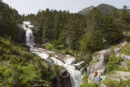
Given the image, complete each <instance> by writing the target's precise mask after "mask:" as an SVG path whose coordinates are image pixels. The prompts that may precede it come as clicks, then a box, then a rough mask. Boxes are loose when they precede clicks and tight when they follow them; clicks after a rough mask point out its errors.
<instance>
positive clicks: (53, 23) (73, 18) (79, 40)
mask: <svg viewBox="0 0 130 87" xmlns="http://www.w3.org/2000/svg"><path fill="white" fill-rule="evenodd" d="M129 15H130V13H129V11H128V10H127V6H124V8H123V9H122V10H121V11H115V12H114V13H112V14H108V15H104V14H103V13H102V12H100V10H98V9H97V8H96V7H95V8H94V9H93V10H91V11H90V12H89V14H88V15H87V16H84V15H81V14H78V13H75V14H74V13H69V12H66V11H56V10H49V9H47V10H45V11H39V12H38V13H37V14H36V15H34V14H30V15H28V16H25V17H24V18H25V20H30V21H31V22H32V23H33V24H34V25H35V26H36V27H37V30H38V31H39V32H40V35H41V37H42V38H41V43H42V44H45V43H50V44H51V48H52V49H53V47H54V48H56V49H58V50H60V49H67V50H70V51H69V53H71V54H73V53H76V54H77V53H79V54H80V55H82V54H83V55H84V54H86V53H89V54H92V53H93V52H95V51H98V50H101V49H103V48H107V47H108V46H110V45H112V44H115V43H118V42H120V41H121V40H122V39H123V32H124V31H126V30H129V24H130V16H129ZM67 53H68V52H67Z"/></svg>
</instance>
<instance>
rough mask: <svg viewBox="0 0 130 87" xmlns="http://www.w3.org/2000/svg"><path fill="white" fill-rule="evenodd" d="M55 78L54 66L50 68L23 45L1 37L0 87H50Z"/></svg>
mask: <svg viewBox="0 0 130 87" xmlns="http://www.w3.org/2000/svg"><path fill="white" fill-rule="evenodd" d="M48 69H50V73H48ZM55 76H56V73H55V70H54V67H53V66H50V67H49V65H48V64H47V63H46V62H45V61H42V60H41V58H40V57H38V56H36V55H34V54H32V53H30V52H29V51H28V50H27V48H25V47H24V46H23V45H19V44H16V43H13V42H11V41H10V40H6V39H4V38H1V37H0V87H33V86H34V85H42V86H44V87H48V86H49V87H50V86H51V82H52V81H51V80H53V79H54V78H55ZM47 85H48V86H47Z"/></svg>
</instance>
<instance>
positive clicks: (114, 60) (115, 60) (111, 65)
mask: <svg viewBox="0 0 130 87" xmlns="http://www.w3.org/2000/svg"><path fill="white" fill-rule="evenodd" d="M122 60H123V59H122V58H121V57H116V56H115V55H114V54H112V55H111V56H110V57H109V59H108V63H107V73H109V72H111V71H113V70H117V69H119V65H120V62H121V61H122Z"/></svg>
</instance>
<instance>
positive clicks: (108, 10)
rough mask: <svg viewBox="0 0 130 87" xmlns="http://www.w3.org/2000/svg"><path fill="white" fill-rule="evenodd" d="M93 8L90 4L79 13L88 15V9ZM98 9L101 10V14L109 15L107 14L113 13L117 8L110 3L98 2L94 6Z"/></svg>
mask: <svg viewBox="0 0 130 87" xmlns="http://www.w3.org/2000/svg"><path fill="white" fill-rule="evenodd" d="M93 8H95V7H94V6H90V7H88V8H85V9H83V10H81V11H79V14H83V15H88V13H90V11H91V10H92V9H93ZM96 8H97V9H98V10H100V11H101V13H102V14H104V15H109V14H113V13H114V12H115V11H116V10H117V8H115V7H114V6H112V5H108V4H100V5H98V6H97V7H96Z"/></svg>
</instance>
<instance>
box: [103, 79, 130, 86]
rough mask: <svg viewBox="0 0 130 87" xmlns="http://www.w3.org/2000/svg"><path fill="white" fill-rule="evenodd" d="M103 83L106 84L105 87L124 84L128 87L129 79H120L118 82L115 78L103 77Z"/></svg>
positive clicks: (129, 84)
mask: <svg viewBox="0 0 130 87" xmlns="http://www.w3.org/2000/svg"><path fill="white" fill-rule="evenodd" d="M103 83H104V84H105V85H106V87H126V85H127V86H128V87H129V86H130V80H126V81H125V80H124V81H122V80H121V81H120V82H117V81H115V80H109V79H105V80H103Z"/></svg>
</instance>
